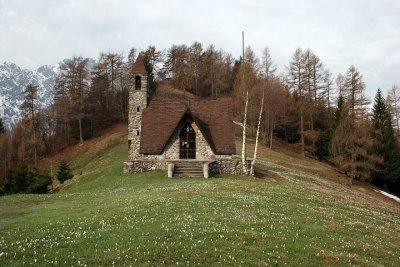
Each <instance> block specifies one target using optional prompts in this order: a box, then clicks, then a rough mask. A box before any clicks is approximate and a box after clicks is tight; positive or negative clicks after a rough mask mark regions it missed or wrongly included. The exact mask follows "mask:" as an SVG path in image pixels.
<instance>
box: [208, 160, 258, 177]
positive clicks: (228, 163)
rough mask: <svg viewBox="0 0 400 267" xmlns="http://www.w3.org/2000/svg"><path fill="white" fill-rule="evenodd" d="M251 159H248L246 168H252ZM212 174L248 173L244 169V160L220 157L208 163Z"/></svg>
mask: <svg viewBox="0 0 400 267" xmlns="http://www.w3.org/2000/svg"><path fill="white" fill-rule="evenodd" d="M250 162H251V161H250V160H246V161H245V164H246V169H247V170H249V169H250ZM208 168H209V173H210V175H213V174H233V175H247V173H245V172H244V171H243V164H242V160H240V159H219V160H216V161H213V162H211V163H210V164H209V165H208Z"/></svg>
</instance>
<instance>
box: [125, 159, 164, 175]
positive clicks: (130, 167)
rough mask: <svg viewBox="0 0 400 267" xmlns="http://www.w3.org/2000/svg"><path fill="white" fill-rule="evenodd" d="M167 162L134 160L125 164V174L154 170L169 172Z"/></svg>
mask: <svg viewBox="0 0 400 267" xmlns="http://www.w3.org/2000/svg"><path fill="white" fill-rule="evenodd" d="M167 169H168V162H167V161H158V160H134V161H125V162H124V174H129V173H138V172H145V171H154V170H167Z"/></svg>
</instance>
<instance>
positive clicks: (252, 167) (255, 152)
mask: <svg viewBox="0 0 400 267" xmlns="http://www.w3.org/2000/svg"><path fill="white" fill-rule="evenodd" d="M263 106H264V90H263V94H262V98H261V108H260V115H259V116H258V125H257V133H256V144H255V145H254V156H253V160H252V161H251V166H250V175H251V176H254V164H255V163H256V158H257V148H258V136H259V134H260V125H261V116H262V112H263Z"/></svg>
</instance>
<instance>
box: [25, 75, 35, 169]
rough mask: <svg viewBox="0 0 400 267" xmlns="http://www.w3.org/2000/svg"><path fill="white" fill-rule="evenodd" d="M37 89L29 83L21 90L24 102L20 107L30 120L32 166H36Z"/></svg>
mask: <svg viewBox="0 0 400 267" xmlns="http://www.w3.org/2000/svg"><path fill="white" fill-rule="evenodd" d="M38 90H39V86H38V85H34V84H32V83H29V84H28V85H27V86H26V87H25V90H24V91H23V94H24V102H23V103H22V105H21V108H22V110H23V112H24V117H25V118H27V119H28V120H29V121H30V124H31V136H32V138H33V140H32V146H33V163H34V167H35V168H36V167H37V157H38V155H37V144H36V121H35V111H36V98H37V91H38Z"/></svg>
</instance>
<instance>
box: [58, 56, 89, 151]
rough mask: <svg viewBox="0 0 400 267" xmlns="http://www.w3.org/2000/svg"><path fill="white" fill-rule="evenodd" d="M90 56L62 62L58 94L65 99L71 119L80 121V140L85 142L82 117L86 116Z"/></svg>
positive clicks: (64, 104) (65, 106)
mask: <svg viewBox="0 0 400 267" xmlns="http://www.w3.org/2000/svg"><path fill="white" fill-rule="evenodd" d="M87 63H88V58H83V57H73V58H71V59H65V60H64V61H63V62H62V63H61V64H60V73H59V74H58V77H57V84H56V95H57V96H58V98H59V99H62V101H64V103H63V105H62V106H63V107H64V108H66V109H67V110H68V111H69V112H68V113H69V114H68V115H69V116H70V119H74V120H76V121H77V122H78V128H79V142H80V143H81V144H82V143H83V130H82V119H83V118H84V117H85V106H86V99H87V95H88V90H89V72H88V66H87Z"/></svg>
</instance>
